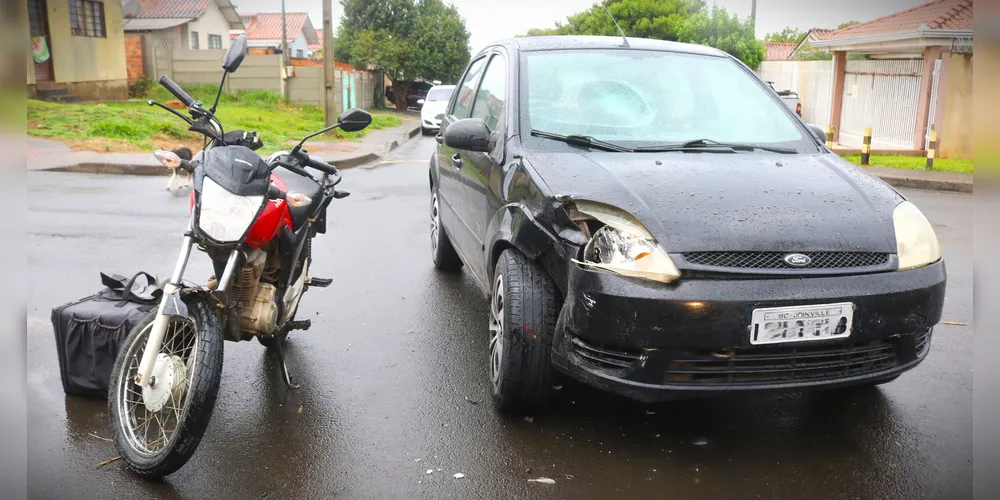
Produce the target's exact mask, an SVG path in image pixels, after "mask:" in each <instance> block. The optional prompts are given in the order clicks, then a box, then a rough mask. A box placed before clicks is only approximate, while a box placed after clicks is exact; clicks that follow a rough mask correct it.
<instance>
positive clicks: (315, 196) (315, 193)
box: [272, 166, 323, 231]
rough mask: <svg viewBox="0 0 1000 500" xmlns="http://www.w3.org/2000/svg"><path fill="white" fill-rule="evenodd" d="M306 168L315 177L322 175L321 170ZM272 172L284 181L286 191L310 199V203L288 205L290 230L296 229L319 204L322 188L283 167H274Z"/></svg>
mask: <svg viewBox="0 0 1000 500" xmlns="http://www.w3.org/2000/svg"><path fill="white" fill-rule="evenodd" d="M307 170H308V171H309V173H310V174H312V175H313V176H315V177H317V178H319V177H320V176H322V175H323V174H322V172H319V171H318V170H314V169H311V168H308V167H307ZM272 172H273V173H274V174H275V175H277V176H278V178H279V179H281V182H284V183H285V187H286V188H287V189H288V192H290V193H293V192H294V193H302V194H304V195H306V196H308V197H309V198H310V199H312V203H310V204H309V205H306V206H304V207H294V206H292V205H288V211H289V212H290V213H291V216H292V230H295V231H297V230H298V229H299V228H300V227H302V225H303V224H305V222H306V220H307V219H309V216H310V215H312V213H313V212H314V211H315V209H316V206H317V205H319V202H320V194H321V192H322V190H323V188H322V186H320V185H319V184H318V183H316V181H314V180H312V179H310V178H308V177H304V176H301V175H299V174H296V173H295V172H292V171H291V170H288V169H287V168H285V167H281V166H279V167H275V168H274V170H272Z"/></svg>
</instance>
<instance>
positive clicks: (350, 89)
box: [148, 47, 375, 113]
mask: <svg viewBox="0 0 1000 500" xmlns="http://www.w3.org/2000/svg"><path fill="white" fill-rule="evenodd" d="M150 52H151V55H150V57H151V58H152V60H151V61H149V64H148V67H150V68H151V69H152V74H150V75H149V76H150V77H151V78H153V79H154V80H159V78H160V77H161V76H163V75H169V76H170V78H171V79H172V80H174V81H175V82H177V83H178V84H180V85H182V86H183V85H200V84H206V83H207V84H212V85H218V84H219V81H220V80H221V79H222V56H223V54H225V51H224V50H182V49H171V48H165V47H156V48H155V49H154V50H152V51H150ZM344 75H345V72H343V71H341V70H336V71H335V72H334V110H335V112H337V113H340V112H342V111H343V110H344V104H345V100H346V103H347V104H348V106H347V107H359V108H371V107H373V105H374V95H373V92H374V85H375V80H374V76H373V75H372V74H371V73H369V72H367V71H355V72H346V75H347V76H348V78H344ZM345 81H346V82H347V87H346V91H345V87H344V82H345ZM285 82H287V85H288V97H289V100H290V101H292V102H297V103H301V104H313V105H316V106H322V105H323V93H324V88H323V68H322V67H320V66H295V67H294V72H293V76H292V77H291V78H288V79H287V80H286V81H285ZM250 89H253V90H269V91H272V92H278V93H282V92H284V88H283V82H282V79H281V56H280V55H248V56H246V58H244V59H243V63H242V64H241V65H240V68H239V70H237V71H236V72H235V73H233V74H231V75H229V77H228V78H227V79H226V86H225V87H224V88H223V91H224V92H236V91H238V90H250Z"/></svg>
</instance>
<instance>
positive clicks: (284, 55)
mask: <svg viewBox="0 0 1000 500" xmlns="http://www.w3.org/2000/svg"><path fill="white" fill-rule="evenodd" d="M754 1H756V0H754ZM287 30H288V28H287V27H286V26H285V0H281V61H282V64H281V72H282V73H284V75H285V81H284V82H283V83H284V90H285V101H288V67H289V66H291V64H292V61H291V58H289V57H288V31H287Z"/></svg>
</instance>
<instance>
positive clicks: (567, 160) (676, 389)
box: [429, 37, 946, 411]
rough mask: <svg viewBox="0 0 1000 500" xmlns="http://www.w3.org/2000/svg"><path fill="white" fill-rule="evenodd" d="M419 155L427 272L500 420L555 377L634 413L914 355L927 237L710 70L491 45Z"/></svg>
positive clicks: (929, 266)
mask: <svg viewBox="0 0 1000 500" xmlns="http://www.w3.org/2000/svg"><path fill="white" fill-rule="evenodd" d="M436 140H437V142H438V146H437V149H436V151H435V153H434V154H433V155H432V157H431V160H430V171H429V186H430V208H431V231H430V233H431V248H432V256H433V262H434V265H435V266H436V267H437V268H439V269H441V270H446V271H457V270H459V269H461V268H463V267H464V268H467V269H468V271H469V273H470V275H471V276H473V277H474V278H475V280H476V281H477V282H478V283H479V284H480V285H481V286H482V288H483V290H484V292H485V293H486V294H488V295H489V304H490V305H489V310H488V311H483V314H484V316H487V317H488V319H489V321H488V324H489V329H488V338H489V342H488V344H487V345H488V352H484V353H483V359H484V365H485V368H487V370H486V371H487V373H488V374H489V378H490V382H491V386H492V392H493V400H494V403H495V404H496V406H497V407H498V408H499V409H500V410H502V411H527V410H533V409H538V408H541V407H543V406H544V405H545V403H546V402H547V401H548V398H549V395H550V392H551V390H552V385H553V380H554V379H553V377H554V374H555V370H558V371H559V372H561V373H563V374H565V375H568V376H570V377H573V378H575V379H577V380H579V381H582V382H584V383H586V384H589V385H592V386H595V387H599V388H602V389H605V390H608V391H612V392H615V393H618V394H621V395H624V396H627V397H630V398H634V399H638V400H642V401H655V400H663V399H671V398H678V397H685V396H695V395H708V394H718V393H725V392H743V391H764V390H799V389H812V388H834V387H841V386H851V385H873V384H881V383H885V382H888V381H891V380H893V379H895V378H896V377H898V376H899V375H900V374H901V373H903V372H905V371H907V370H909V369H911V368H913V367H914V366H916V365H917V364H918V363H920V362H921V361H922V360H923V359H924V358H925V357H926V356H927V354H928V352H929V349H930V343H931V333H932V329H933V327H934V325H935V324H937V323H938V321H939V320H940V318H941V310H942V306H943V303H944V290H945V282H946V273H945V265H944V262H943V260H942V252H941V248H940V245H939V243H938V240H937V237H936V235H935V232H934V230H933V228H932V227H931V224H930V223H929V222H928V220H927V219H926V218H925V217H924V216H923V215H922V214H921V212H920V210H919V209H917V207H916V206H914V205H913V204H912V203H910V202H908V201H906V199H905V198H904V197H903V196H902V195H901V194H900V193H898V192H897V191H895V190H894V189H893V188H892V187H890V186H889V185H887V184H886V183H884V182H882V181H881V180H879V179H878V178H876V177H874V176H872V175H870V174H868V173H867V172H865V171H864V170H862V169H860V168H858V167H856V166H854V165H851V164H849V163H847V162H846V161H844V160H842V159H841V158H840V157H838V156H837V155H835V154H833V153H832V152H831V151H830V150H828V149H827V148H826V147H825V146H824V142H823V141H824V134H823V131H822V130H821V129H818V127H815V126H812V125H806V124H805V123H803V122H802V121H801V119H799V118H798V117H797V116H796V115H795V112H794V111H793V110H790V109H788V108H787V107H785V106H784V105H783V104H782V101H781V99H780V98H779V96H778V95H777V94H776V93H775V92H773V91H771V89H770V88H768V86H767V85H766V84H765V83H764V82H762V81H761V80H760V79H759V78H758V77H757V76H756V75H755V74H754V73H753V72H752V71H751V70H750V69H749V68H747V67H746V66H745V65H744V64H742V63H741V62H739V61H738V60H736V59H734V58H733V57H731V56H729V55H727V54H726V53H724V52H721V51H719V50H716V49H713V48H709V47H704V46H698V45H687V44H679V43H673V42H664V41H652V40H643V39H629V40H628V43H627V44H623V40H622V38H620V37H616V38H605V37H527V38H518V39H514V40H509V41H503V42H500V43H497V44H494V45H491V46H489V47H488V48H486V49H484V50H483V51H481V52H480V53H479V54H477V55H476V56H475V57H474V58H473V59H472V61H471V63H470V65H469V67H468V68H467V70H466V71H465V73H464V74H463V76H462V78H461V79H460V83H459V84H458V86H457V87H456V89H455V91H454V92H453V95H452V97H451V100H450V101H449V103H448V106H447V108H446V111H445V112H444V117H443V119H442V121H441V132H440V134H439V135H438V136H437V137H436ZM484 323H485V322H484ZM485 330H486V328H484V331H483V333H482V334H483V335H487V331H485Z"/></svg>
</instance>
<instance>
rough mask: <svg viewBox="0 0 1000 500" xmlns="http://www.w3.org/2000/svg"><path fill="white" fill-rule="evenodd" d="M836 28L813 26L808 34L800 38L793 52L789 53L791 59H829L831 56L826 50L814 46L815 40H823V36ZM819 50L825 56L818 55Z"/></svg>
mask: <svg viewBox="0 0 1000 500" xmlns="http://www.w3.org/2000/svg"><path fill="white" fill-rule="evenodd" d="M834 31H836V30H832V29H821V28H813V29H811V30H809V32H808V33H806V36H804V37H802V39H801V40H799V43H797V44H795V47H794V48H793V49H792V53H791V54H789V56H788V58H789V59H795V60H803V59H829V58H830V56H829V55H827V54H825V51H821V50H818V49H816V48H814V47H813V46H812V44H813V42H815V41H816V40H821V39H823V37H825V36H827V35H829V34H830V33H833V32H834ZM817 52H822V53H823V55H824V56H823V57H816V53H817Z"/></svg>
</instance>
